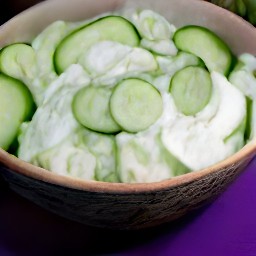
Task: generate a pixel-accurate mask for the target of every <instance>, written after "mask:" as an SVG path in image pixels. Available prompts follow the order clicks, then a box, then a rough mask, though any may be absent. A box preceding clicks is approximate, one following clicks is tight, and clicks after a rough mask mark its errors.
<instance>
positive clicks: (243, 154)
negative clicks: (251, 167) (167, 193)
mask: <svg viewBox="0 0 256 256" xmlns="http://www.w3.org/2000/svg"><path fill="white" fill-rule="evenodd" d="M255 154H256V140H254V141H253V142H250V143H248V144H247V145H245V146H244V147H243V148H242V149H241V150H240V151H238V152H237V153H235V154H234V155H232V156H230V157H229V158H227V159H225V160H223V161H221V162H219V163H217V164H215V165H212V166H210V167H208V168H205V169H203V170H199V171H194V172H190V173H187V174H183V175H179V176H176V177H173V178H170V179H167V180H164V181H160V182H152V183H109V182H100V181H88V180H83V179H79V178H74V177H70V176H64V175H59V174H56V173H53V172H50V171H48V170H45V169H43V168H40V167H37V166H34V165H32V164H30V163H27V162H25V161H22V160H20V159H18V158H17V157H15V156H13V155H10V154H9V153H7V152H6V151H4V150H2V149H0V163H2V164H3V165H4V166H6V167H8V168H9V169H10V171H11V172H15V173H18V174H22V175H25V176H28V177H31V178H33V179H36V180H40V181H44V182H47V183H51V184H55V185H59V186H64V187H68V188H73V189H79V190H86V191H91V192H102V193H103V192H104V193H140V192H151V191H157V190H164V189H167V188H170V187H175V186H179V185H181V184H186V183H190V182H192V181H194V180H198V179H200V178H203V177H204V176H207V175H209V174H212V173H214V172H218V171H220V170H223V169H225V168H229V167H232V166H235V165H236V164H237V163H239V162H244V161H246V160H247V159H252V158H253V156H254V155H255Z"/></svg>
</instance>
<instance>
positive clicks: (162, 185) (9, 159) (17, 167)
mask: <svg viewBox="0 0 256 256" xmlns="http://www.w3.org/2000/svg"><path fill="white" fill-rule="evenodd" d="M58 1H59V0H51V1H50V0H48V1H44V2H41V3H38V4H36V5H35V6H32V7H31V8H29V9H27V10H25V11H23V12H22V13H25V12H29V11H32V10H33V9H34V8H37V7H38V6H40V5H45V4H47V2H58ZM193 1H194V3H196V2H197V4H198V3H199V2H200V4H203V5H206V6H207V7H211V8H215V9H216V10H217V9H218V10H220V11H222V12H224V13H226V14H228V15H231V17H232V18H233V19H238V21H239V22H240V23H241V22H242V21H243V22H244V23H247V26H251V27H253V26H252V25H251V24H250V23H249V22H247V21H245V20H243V19H242V18H241V17H239V16H237V15H235V14H233V13H231V12H229V11H227V10H225V9H223V8H220V7H218V6H216V5H213V4H211V3H209V2H206V1H202V0H193ZM22 13H20V14H22ZM20 14H18V15H16V16H14V17H13V18H12V19H10V20H9V21H8V22H12V21H14V20H15V19H16V17H17V16H19V15H20ZM8 22H7V23H8ZM7 23H5V24H7ZM5 24H3V25H2V26H5ZM2 26H1V27H2ZM253 28H254V27H253ZM255 33H256V30H255ZM255 154H256V139H254V140H252V141H250V142H249V143H248V144H246V145H245V146H244V147H243V148H242V149H241V150H239V151H238V152H236V153H235V154H233V155H232V156H230V157H228V158H226V159H224V160H222V161H220V162H218V163H216V164H214V165H212V166H209V167H207V168H204V169H202V170H198V171H192V172H190V173H186V174H182V175H179V176H175V177H172V178H169V179H166V180H163V181H157V182H151V183H111V182H102V181H91V180H84V179H81V178H75V177H71V176H64V175H60V174H56V173H54V172H51V171H48V170H46V169H43V168H41V167H38V166H35V165H32V164H30V163H28V162H25V161H23V160H21V159H19V158H17V157H16V156H14V155H11V154H9V153H8V152H6V151H5V150H3V149H1V148H0V175H1V165H2V166H4V167H7V168H8V171H10V172H14V173H17V174H20V175H24V176H27V177H29V178H32V179H35V180H39V181H42V182H46V183H50V184H52V185H56V186H64V187H67V188H71V189H77V190H82V191H89V192H100V193H115V194H117V193H120V194H130V193H133V194H134V193H149V192H152V191H160V190H167V189H170V188H172V187H177V186H181V185H185V184H188V183H191V182H193V181H195V180H199V179H202V178H204V177H207V176H208V175H210V174H213V173H217V172H221V171H222V170H225V169H226V168H231V167H234V166H239V165H240V164H242V163H244V162H248V161H249V160H250V159H252V158H253V156H254V155H255Z"/></svg>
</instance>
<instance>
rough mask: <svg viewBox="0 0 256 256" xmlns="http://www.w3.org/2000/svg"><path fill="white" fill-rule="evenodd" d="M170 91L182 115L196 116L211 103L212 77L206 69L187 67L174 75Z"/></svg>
mask: <svg viewBox="0 0 256 256" xmlns="http://www.w3.org/2000/svg"><path fill="white" fill-rule="evenodd" d="M169 91H170V93H171V94H172V96H173V99H174V102H175V105H176V107H177V109H178V110H179V111H180V112H181V113H183V114H184V115H187V116H189V115H195V114H197V113H198V112H200V111H201V110H202V109H203V108H204V107H205V106H206V105H207V104H208V102H209V101H210V98H211V94H212V81H211V76H210V74H209V72H208V71H207V70H205V69H204V68H201V67H196V66H189V67H185V68H183V69H181V70H180V71H178V72H176V73H175V74H174V76H173V77H172V80H171V83H170V89H169Z"/></svg>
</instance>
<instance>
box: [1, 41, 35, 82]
mask: <svg viewBox="0 0 256 256" xmlns="http://www.w3.org/2000/svg"><path fill="white" fill-rule="evenodd" d="M35 63H36V57H35V51H34V49H33V48H32V47H31V46H30V45H27V44H23V43H16V44H11V45H9V46H6V47H4V48H3V49H2V50H1V53H0V71H1V72H2V73H4V74H6V75H8V76H11V77H13V78H16V79H18V80H21V81H23V82H24V83H27V81H28V80H32V79H33V78H34V77H35Z"/></svg>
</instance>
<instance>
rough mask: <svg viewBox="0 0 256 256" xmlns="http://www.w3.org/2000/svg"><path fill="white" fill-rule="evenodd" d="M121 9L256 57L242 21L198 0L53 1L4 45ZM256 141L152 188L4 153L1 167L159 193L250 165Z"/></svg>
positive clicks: (24, 18)
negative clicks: (199, 32) (196, 29)
mask: <svg viewBox="0 0 256 256" xmlns="http://www.w3.org/2000/svg"><path fill="white" fill-rule="evenodd" d="M121 8H143V9H152V10H155V11H156V12H158V13H160V14H162V15H163V16H164V17H166V18H167V19H168V20H169V21H170V22H171V23H173V24H174V25H176V26H177V27H181V26H183V25H188V24H193V25H201V26H205V27H208V28H210V29H211V30H213V31H214V32H216V33H217V34H218V35H219V36H221V37H222V38H223V39H224V40H225V41H226V43H227V44H228V45H229V46H230V47H231V49H232V51H233V52H234V53H235V54H236V55H239V54H241V53H243V52H248V53H251V54H254V55H256V47H255V42H256V30H255V28H254V27H253V26H252V25H250V24H249V23H247V22H246V21H244V20H242V19H241V18H240V17H238V16H236V15H234V14H232V13H230V12H228V11H226V10H224V9H222V8H219V7H217V6H215V5H212V4H209V3H207V2H204V1H199V0H190V1H187V0H168V1H166V0H159V1H153V0H97V1H95V0H73V1H70V0H51V1H45V2H42V3H40V4H38V5H36V6H34V7H32V8H30V9H28V10H26V11H25V12H23V13H21V14H19V15H17V16H16V17H14V18H13V19H11V20H10V21H8V22H7V23H5V24H4V25H2V26H1V28H0V46H5V45H7V44H10V43H14V42H29V41H31V40H32V39H33V38H34V37H35V36H36V35H37V34H38V33H40V32H41V31H42V30H43V29H44V28H45V27H46V26H47V25H49V24H50V23H52V22H53V21H55V20H60V19H61V20H66V21H79V20H85V19H87V18H91V17H93V16H95V15H99V14H101V13H104V12H110V11H115V10H118V9H121ZM255 148H256V145H255V142H251V143H249V144H248V145H246V146H245V147H244V148H243V149H242V150H241V151H239V152H238V153H236V154H235V155H233V156H232V157H230V158H228V159H226V160H224V161H222V162H221V163H218V164H216V165H214V166H212V167H209V168H207V169H205V170H201V171H198V172H194V173H189V174H185V175H181V176H178V177H174V178H172V179H170V180H167V181H163V182H155V183H151V184H117V183H114V184H107V183H103V182H91V181H84V180H80V179H76V178H71V177H64V176H63V177H62V176H59V175H56V174H54V173H50V172H48V171H46V170H44V169H42V168H39V167H35V166H33V165H31V164H28V163H25V162H23V161H21V160H19V159H17V158H16V157H13V156H11V155H9V154H8V153H6V152H4V151H3V150H0V163H3V164H4V165H6V166H7V167H9V168H10V169H12V170H13V171H15V172H18V173H21V174H24V175H27V176H30V177H33V178H35V179H39V180H43V181H47V182H50V183H54V184H59V185H64V186H68V187H72V188H79V189H85V190H92V191H105V192H106V191H122V192H130V191H133V192H134V191H135V192H139V191H142V190H143V191H145V190H156V189H161V188H163V187H166V186H177V185H179V184H181V183H184V182H190V181H191V180H193V179H199V178H200V177H202V176H204V175H206V174H209V173H210V172H214V171H218V170H219V169H222V168H225V167H226V166H228V165H232V164H234V163H236V162H238V161H239V160H243V159H244V160H246V159H248V158H250V157H251V156H252V154H254V152H255Z"/></svg>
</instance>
